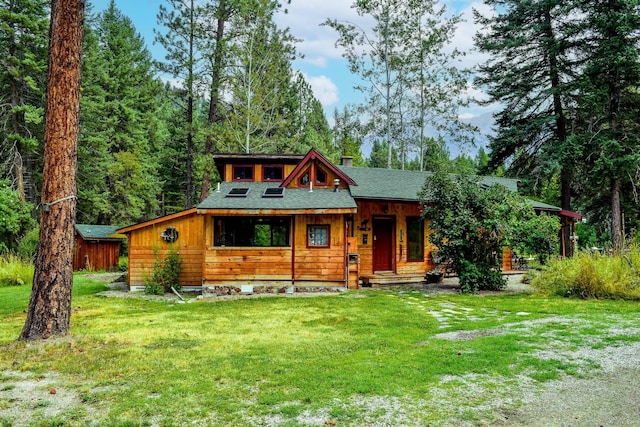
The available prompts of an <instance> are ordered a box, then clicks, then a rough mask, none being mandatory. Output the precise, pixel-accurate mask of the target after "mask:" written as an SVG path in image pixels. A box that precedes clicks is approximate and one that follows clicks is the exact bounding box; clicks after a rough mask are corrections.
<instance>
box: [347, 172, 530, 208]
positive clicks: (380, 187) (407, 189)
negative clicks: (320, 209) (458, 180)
mask: <svg viewBox="0 0 640 427" xmlns="http://www.w3.org/2000/svg"><path fill="white" fill-rule="evenodd" d="M338 168H340V170H341V171H343V172H344V173H345V174H347V175H349V176H350V177H351V178H352V179H353V180H354V181H355V182H356V184H357V185H356V186H351V187H350V190H351V195H352V196H353V197H355V198H360V199H388V200H418V193H420V191H422V187H423V186H424V183H425V180H426V179H427V177H428V176H431V175H433V174H432V173H431V172H418V171H407V170H398V169H381V168H360V167H353V166H338ZM482 181H483V183H485V184H487V185H491V184H494V183H498V184H502V185H504V186H505V187H507V189H509V190H511V191H518V180H515V179H509V178H499V177H482Z"/></svg>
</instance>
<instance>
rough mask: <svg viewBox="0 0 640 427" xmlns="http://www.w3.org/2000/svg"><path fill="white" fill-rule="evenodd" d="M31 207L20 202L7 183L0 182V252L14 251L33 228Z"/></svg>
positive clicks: (4, 181) (34, 223)
mask: <svg viewBox="0 0 640 427" xmlns="http://www.w3.org/2000/svg"><path fill="white" fill-rule="evenodd" d="M32 209H33V205H31V204H30V203H25V202H23V201H21V200H20V196H19V195H18V193H17V192H16V191H14V190H12V189H11V187H10V185H9V182H8V181H6V180H0V252H5V251H15V250H16V249H17V247H18V242H19V241H20V239H21V238H22V236H24V235H25V234H26V233H27V231H29V230H31V229H32V228H34V227H35V225H36V222H35V221H34V219H33V218H32V217H31V210H32Z"/></svg>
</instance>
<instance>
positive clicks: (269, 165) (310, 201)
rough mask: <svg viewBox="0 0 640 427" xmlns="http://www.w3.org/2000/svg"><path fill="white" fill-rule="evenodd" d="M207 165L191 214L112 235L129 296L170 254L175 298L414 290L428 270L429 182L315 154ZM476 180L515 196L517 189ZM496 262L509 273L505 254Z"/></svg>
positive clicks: (218, 160)
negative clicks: (125, 250) (363, 288)
mask: <svg viewBox="0 0 640 427" xmlns="http://www.w3.org/2000/svg"><path fill="white" fill-rule="evenodd" d="M214 160H215V164H216V167H217V168H218V171H219V173H220V176H221V177H222V182H221V183H219V184H218V185H217V187H216V188H215V189H214V190H213V191H212V192H211V194H210V195H209V197H207V198H206V199H205V200H204V201H203V202H202V203H200V204H199V205H198V206H197V207H196V208H193V209H189V210H185V211H182V212H178V213H175V214H173V215H168V216H165V217H161V218H157V219H154V220H151V221H147V222H144V223H140V224H136V225H132V226H130V227H125V228H122V229H120V230H118V232H119V233H123V234H127V235H128V236H129V280H128V281H129V288H130V289H131V290H142V289H144V283H145V279H147V278H149V277H150V276H151V269H152V267H153V265H154V263H155V259H156V257H158V256H159V257H162V256H164V255H165V254H166V253H167V251H168V250H169V249H170V248H173V249H174V250H177V251H178V252H179V253H180V256H181V259H182V262H183V272H182V275H181V277H180V279H181V285H182V286H183V289H186V290H202V292H203V293H205V294H208V293H211V294H219V295H220V294H233V293H259V292H280V293H284V292H296V291H302V290H304V291H314V290H323V291H327V290H340V289H344V288H357V287H358V286H359V285H360V284H365V285H367V284H376V283H399V282H405V283H406V282H417V281H423V280H424V278H425V273H426V272H427V271H428V270H430V269H431V268H432V267H433V261H432V257H431V246H430V243H429V241H428V230H429V229H428V222H426V221H424V220H422V219H421V217H420V213H421V212H420V204H419V200H418V193H419V192H420V190H421V189H422V187H423V185H424V182H425V179H426V177H427V176H428V174H429V173H428V172H416V171H400V170H391V169H375V168H358V167H353V166H351V164H350V163H351V162H350V161H349V160H350V159H349V158H344V159H343V161H342V164H341V165H334V164H333V163H331V162H330V161H329V160H327V159H326V158H325V157H324V156H323V155H322V154H320V153H319V152H317V151H316V150H314V149H312V150H311V151H309V152H308V153H307V154H306V155H284V156H281V155H260V154H258V155H250V154H246V155H245V154H228V155H224V154H219V155H215V156H214ZM484 179H485V181H486V182H487V183H492V182H500V183H501V184H503V185H505V186H506V187H507V188H509V189H511V190H513V191H517V181H516V180H512V179H506V178H493V177H487V178H484ZM503 260H504V262H503V268H505V269H510V268H511V265H510V263H511V256H510V253H508V252H505V255H504V257H503Z"/></svg>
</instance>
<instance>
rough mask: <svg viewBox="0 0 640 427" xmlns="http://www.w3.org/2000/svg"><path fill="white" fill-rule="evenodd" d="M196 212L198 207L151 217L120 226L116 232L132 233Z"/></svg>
mask: <svg viewBox="0 0 640 427" xmlns="http://www.w3.org/2000/svg"><path fill="white" fill-rule="evenodd" d="M194 213H197V209H196V208H191V209H187V210H184V211H180V212H176V213H174V214H170V215H165V216H161V217H159V218H155V219H151V220H149V221H145V222H141V223H139V224H134V225H130V226H128V227H124V228H120V229H118V230H116V233H118V234H127V233H130V232H132V231H135V230H138V229H140V228H144V227H149V226H152V225H156V224H160V223H162V222H165V221H171V220H173V219H176V218H180V217H183V216H186V215H191V214H194Z"/></svg>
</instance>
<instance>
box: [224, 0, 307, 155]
mask: <svg viewBox="0 0 640 427" xmlns="http://www.w3.org/2000/svg"><path fill="white" fill-rule="evenodd" d="M263 3H264V4H262V5H260V6H258V7H257V8H256V9H254V10H246V9H243V12H244V13H243V14H242V15H238V16H236V18H235V19H234V20H233V24H234V28H235V31H236V32H237V33H238V37H237V38H236V40H235V43H234V46H233V52H234V55H233V58H230V60H229V62H230V65H231V70H232V71H231V72H230V82H229V84H230V88H231V91H232V93H233V100H232V102H231V105H230V111H229V113H228V115H227V123H226V124H227V126H229V128H230V130H231V132H232V133H233V135H234V141H233V142H234V143H235V144H237V147H238V148H240V150H241V151H243V152H245V153H250V152H273V151H278V145H279V144H282V145H284V144H287V143H286V142H285V143H284V144H283V141H279V139H280V138H283V137H284V138H287V139H290V140H291V139H293V140H295V139H299V135H300V132H299V131H300V130H301V128H302V127H303V124H302V123H300V122H301V121H300V120H298V119H297V117H298V118H299V117H301V116H300V115H299V111H300V108H299V107H303V108H305V107H306V106H305V103H306V100H305V99H302V98H301V96H304V92H298V93H297V98H298V99H296V100H295V101H293V100H294V99H295V98H296V96H291V89H292V87H294V83H293V78H294V75H293V71H292V69H291V61H292V60H293V59H294V58H295V56H296V52H295V48H294V46H293V43H294V41H295V39H294V38H293V37H292V36H291V35H290V33H289V31H288V30H282V29H280V28H278V27H277V25H276V24H275V22H274V14H275V12H276V11H277V7H278V5H277V4H276V3H274V2H270V1H267V2H263ZM296 89H299V90H304V89H306V88H305V87H303V86H298V87H296ZM292 101H293V102H292ZM287 103H288V104H289V105H287ZM296 127H297V128H298V129H296ZM293 144H294V145H295V142H293ZM279 148H283V147H282V146H281V147H279ZM231 151H237V149H235V150H233V149H232V150H231Z"/></svg>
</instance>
